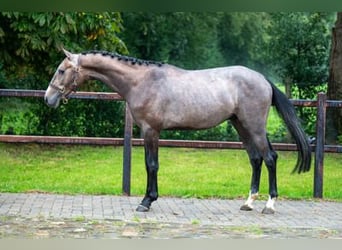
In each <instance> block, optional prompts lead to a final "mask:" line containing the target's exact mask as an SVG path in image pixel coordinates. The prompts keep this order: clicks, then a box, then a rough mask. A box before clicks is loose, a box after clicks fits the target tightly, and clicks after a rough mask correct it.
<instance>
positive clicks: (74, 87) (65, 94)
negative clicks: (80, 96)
mask: <svg viewBox="0 0 342 250" xmlns="http://www.w3.org/2000/svg"><path fill="white" fill-rule="evenodd" d="M79 71H80V70H79V67H76V68H75V69H74V80H73V82H72V83H71V84H67V85H65V86H62V87H59V86H57V85H55V84H53V83H50V84H49V86H50V87H51V88H53V89H54V90H57V91H58V92H59V93H60V94H62V100H63V103H64V104H67V103H68V99H69V98H68V96H69V95H70V94H71V93H72V92H76V90H77V87H78V84H77V82H76V80H77V77H78V73H79ZM66 86H68V87H69V88H66ZM67 90H69V91H67Z"/></svg>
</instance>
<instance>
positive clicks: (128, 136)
mask: <svg viewBox="0 0 342 250" xmlns="http://www.w3.org/2000/svg"><path fill="white" fill-rule="evenodd" d="M125 106H126V108H125V133H124V148H123V171H122V193H123V194H124V195H128V196H129V195H131V158H132V131H133V118H132V114H131V111H130V110H129V107H128V105H127V103H126V104H125Z"/></svg>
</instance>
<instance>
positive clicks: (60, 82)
mask: <svg viewBox="0 0 342 250" xmlns="http://www.w3.org/2000/svg"><path fill="white" fill-rule="evenodd" d="M63 52H64V54H65V55H66V58H65V59H64V60H63V61H62V62H61V64H60V65H59V66H58V68H57V70H56V72H55V73H54V75H53V77H52V79H51V81H50V84H49V87H48V88H47V90H46V92H45V96H44V100H45V102H46V104H47V105H48V106H50V107H53V108H57V107H58V106H59V104H60V101H61V100H63V103H67V101H68V96H69V95H70V94H71V93H72V92H75V91H76V88H77V87H78V86H79V85H80V84H81V83H82V82H84V80H85V79H84V77H82V75H81V72H80V66H79V55H78V54H72V53H70V52H69V51H67V50H65V49H63Z"/></svg>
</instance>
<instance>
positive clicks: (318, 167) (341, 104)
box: [0, 89, 342, 198]
mask: <svg viewBox="0 0 342 250" xmlns="http://www.w3.org/2000/svg"><path fill="white" fill-rule="evenodd" d="M44 94H45V91H44V90H19V89H0V97H39V98H42V97H44ZM70 98H77V99H97V100H113V101H124V100H123V99H122V97H121V96H120V95H118V94H117V93H105V92H77V93H73V94H71V95H70ZM291 102H292V103H293V104H294V105H295V106H302V107H316V108H317V116H316V118H317V119H316V142H315V144H312V145H311V147H312V150H313V151H314V152H315V159H314V165H315V166H314V180H313V196H314V197H315V198H322V197H323V170H324V152H333V153H342V146H338V145H326V144H325V139H324V138H325V128H326V109H327V108H328V107H335V108H342V101H333V100H327V97H326V94H324V93H318V95H317V100H291ZM132 130H133V119H132V116H131V114H130V111H129V109H128V107H127V106H126V109H125V132H124V138H95V137H65V136H22V135H0V142H9V143H10V142H12V143H53V144H58V143H59V144H90V145H115V146H122V145H123V146H124V150H123V175H122V191H123V194H125V195H130V189H131V152H132V146H142V145H143V144H144V142H143V140H142V139H136V138H133V137H132ZM159 145H160V146H168V147H189V148H220V149H243V148H244V147H243V145H242V143H241V142H227V141H190V140H160V143H159ZM272 145H273V147H274V149H276V150H283V151H296V150H297V146H296V145H295V144H287V143H272Z"/></svg>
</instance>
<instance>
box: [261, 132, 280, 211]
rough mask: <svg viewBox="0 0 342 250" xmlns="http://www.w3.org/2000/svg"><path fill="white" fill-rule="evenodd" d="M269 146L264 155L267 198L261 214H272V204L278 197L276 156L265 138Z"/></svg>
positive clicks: (273, 209)
mask: <svg viewBox="0 0 342 250" xmlns="http://www.w3.org/2000/svg"><path fill="white" fill-rule="evenodd" d="M267 142H268V145H269V151H268V152H267V153H266V154H267V157H266V158H265V164H266V167H267V169H268V182H269V198H268V201H267V203H266V206H265V208H264V209H263V210H262V213H263V214H274V212H275V208H274V204H275V201H276V199H277V197H278V191H277V159H278V155H277V153H276V152H275V151H274V150H273V148H272V145H271V143H270V141H269V140H268V138H267Z"/></svg>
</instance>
